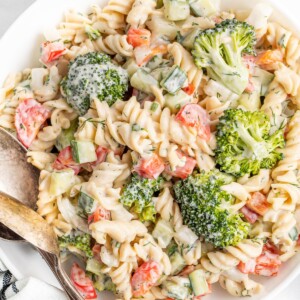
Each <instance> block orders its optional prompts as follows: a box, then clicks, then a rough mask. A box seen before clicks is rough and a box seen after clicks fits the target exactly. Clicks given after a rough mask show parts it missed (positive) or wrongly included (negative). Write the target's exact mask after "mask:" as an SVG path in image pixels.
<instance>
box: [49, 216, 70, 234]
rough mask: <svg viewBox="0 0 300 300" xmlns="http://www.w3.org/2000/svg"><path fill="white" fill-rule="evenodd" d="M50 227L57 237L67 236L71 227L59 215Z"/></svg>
mask: <svg viewBox="0 0 300 300" xmlns="http://www.w3.org/2000/svg"><path fill="white" fill-rule="evenodd" d="M52 225H53V228H54V232H55V233H56V235H57V236H63V235H68V234H70V232H71V231H72V226H71V225H70V223H68V222H67V221H66V220H65V219H64V218H63V216H62V215H61V214H60V213H59V214H58V216H57V218H56V219H54V220H53V222H52Z"/></svg>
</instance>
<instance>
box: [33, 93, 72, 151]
mask: <svg viewBox="0 0 300 300" xmlns="http://www.w3.org/2000/svg"><path fill="white" fill-rule="evenodd" d="M44 105H45V107H47V108H50V109H51V110H52V111H51V117H50V120H51V125H50V126H46V127H44V128H43V129H42V130H41V131H40V132H39V133H38V135H37V138H36V139H35V140H34V141H33V142H32V144H31V145H30V150H32V151H46V152H49V151H50V150H51V149H52V147H53V146H54V144H55V142H56V139H57V137H58V136H59V134H60V133H61V130H62V129H67V128H69V127H70V125H71V123H70V121H72V120H74V119H75V118H76V116H77V115H76V113H75V112H74V111H73V109H72V108H71V107H70V106H69V105H68V104H67V103H66V101H65V100H64V99H58V100H53V101H48V102H46V103H45V104H44Z"/></svg>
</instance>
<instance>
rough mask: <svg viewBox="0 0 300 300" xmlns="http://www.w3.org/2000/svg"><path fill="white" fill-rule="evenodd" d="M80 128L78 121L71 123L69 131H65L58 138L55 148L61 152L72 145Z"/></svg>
mask: <svg viewBox="0 0 300 300" xmlns="http://www.w3.org/2000/svg"><path fill="white" fill-rule="evenodd" d="M77 128H78V119H75V120H73V121H71V125H70V127H69V128H68V129H63V130H62V131H61V133H60V135H59V136H58V137H57V139H56V142H55V147H56V148H57V150H59V151H61V150H63V149H65V148H66V147H68V146H70V145H71V141H73V140H74V134H75V132H76V130H77Z"/></svg>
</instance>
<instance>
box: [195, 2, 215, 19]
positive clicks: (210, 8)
mask: <svg viewBox="0 0 300 300" xmlns="http://www.w3.org/2000/svg"><path fill="white" fill-rule="evenodd" d="M189 2H190V7H191V10H192V12H193V13H194V14H195V16H197V17H208V16H211V15H214V14H216V13H217V7H216V6H215V5H214V3H213V1H211V0H189Z"/></svg>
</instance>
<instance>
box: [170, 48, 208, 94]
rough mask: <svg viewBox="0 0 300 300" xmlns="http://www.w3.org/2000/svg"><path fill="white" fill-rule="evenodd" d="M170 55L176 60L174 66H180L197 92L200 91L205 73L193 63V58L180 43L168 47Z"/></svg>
mask: <svg viewBox="0 0 300 300" xmlns="http://www.w3.org/2000/svg"><path fill="white" fill-rule="evenodd" d="M168 51H169V53H170V54H171V55H172V56H173V58H174V65H177V66H179V67H180V68H181V69H182V70H183V71H184V72H185V73H186V74H187V77H188V81H189V83H191V84H192V85H193V86H194V88H195V90H198V87H199V86H200V82H201V80H202V75H203V72H202V70H200V69H198V68H197V67H196V65H195V63H194V61H193V58H192V56H191V55H190V54H189V52H188V51H186V50H185V49H184V48H183V47H182V46H181V45H180V44H179V43H172V44H170V45H169V46H168Z"/></svg>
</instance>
